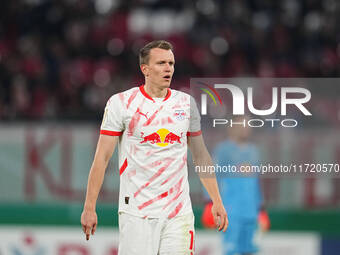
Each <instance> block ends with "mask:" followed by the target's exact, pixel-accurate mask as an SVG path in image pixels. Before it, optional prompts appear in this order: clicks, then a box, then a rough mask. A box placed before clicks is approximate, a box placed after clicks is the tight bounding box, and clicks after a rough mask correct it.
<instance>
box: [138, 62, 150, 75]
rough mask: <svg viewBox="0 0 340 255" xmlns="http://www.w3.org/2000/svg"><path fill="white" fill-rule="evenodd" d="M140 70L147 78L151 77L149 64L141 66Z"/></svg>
mask: <svg viewBox="0 0 340 255" xmlns="http://www.w3.org/2000/svg"><path fill="white" fill-rule="evenodd" d="M140 70H141V71H142V73H143V74H144V76H145V77H146V76H148V75H149V68H148V65H147V64H141V65H140Z"/></svg>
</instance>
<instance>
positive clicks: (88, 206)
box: [83, 204, 96, 212]
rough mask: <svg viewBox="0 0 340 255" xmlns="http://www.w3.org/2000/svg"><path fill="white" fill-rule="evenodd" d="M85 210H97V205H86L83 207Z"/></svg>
mask: <svg viewBox="0 0 340 255" xmlns="http://www.w3.org/2000/svg"><path fill="white" fill-rule="evenodd" d="M83 211H84V212H95V211H96V206H95V205H86V204H85V205H84V208H83Z"/></svg>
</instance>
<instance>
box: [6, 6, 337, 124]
mask: <svg viewBox="0 0 340 255" xmlns="http://www.w3.org/2000/svg"><path fill="white" fill-rule="evenodd" d="M339 14H340V3H339V1H336V0H324V1H318V0H304V1H298V0H282V1H270V0H231V1H223V0H219V1H217V0H215V1H213V0H198V1H182V0H162V1H158V0H139V1H138V0H124V1H123V0H16V1H2V3H1V8H0V120H1V121H13V120H51V119H52V120H58V121H59V120H98V119H100V118H101V115H102V111H103V108H104V106H105V104H106V101H107V99H108V98H109V97H110V95H112V94H113V93H115V92H118V91H121V90H124V89H127V88H130V87H133V86H138V85H140V84H141V83H143V77H142V75H141V73H140V71H139V66H138V50H139V48H140V47H141V46H143V45H144V44H145V43H146V42H148V41H151V40H153V39H160V38H161V39H166V40H169V41H170V42H172V43H173V45H174V47H175V57H176V71H175V76H174V79H173V84H172V87H173V88H177V89H181V88H185V87H189V84H190V77H235V76H250V77H338V76H339V73H340V31H339V30H340V26H338V25H337V24H339V23H340V20H339V19H340V15H339ZM311 89H313V88H311ZM314 90H317V92H318V95H317V97H313V100H314V101H318V102H319V103H320V104H318V105H319V108H318V111H317V113H316V114H319V115H321V116H323V115H324V116H326V117H327V116H330V115H331V114H332V116H333V117H334V114H335V116H338V117H337V119H338V120H339V119H340V117H339V116H340V112H337V111H336V109H337V108H339V105H340V100H339V99H338V98H337V95H334V89H333V92H330V90H327V89H326V90H322V92H320V91H321V89H320V88H314ZM330 94H333V96H330ZM325 97H327V99H325ZM330 113H331V114H330ZM329 118H330V121H331V117H329ZM331 122H334V121H331Z"/></svg>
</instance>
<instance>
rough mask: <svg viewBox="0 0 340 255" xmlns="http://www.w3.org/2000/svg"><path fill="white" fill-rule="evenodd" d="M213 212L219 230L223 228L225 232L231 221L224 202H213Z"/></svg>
mask: <svg viewBox="0 0 340 255" xmlns="http://www.w3.org/2000/svg"><path fill="white" fill-rule="evenodd" d="M211 213H212V215H213V216H214V221H215V223H216V227H217V228H218V231H221V230H223V232H225V231H226V230H227V227H228V224H229V221H228V215H227V212H226V211H225V209H224V206H223V204H222V202H218V203H213V206H212V207H211Z"/></svg>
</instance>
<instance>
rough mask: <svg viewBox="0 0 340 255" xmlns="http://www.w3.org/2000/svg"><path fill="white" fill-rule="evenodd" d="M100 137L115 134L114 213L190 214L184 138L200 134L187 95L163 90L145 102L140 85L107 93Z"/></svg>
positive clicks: (197, 115) (157, 216)
mask: <svg viewBox="0 0 340 255" xmlns="http://www.w3.org/2000/svg"><path fill="white" fill-rule="evenodd" d="M100 133H101V134H103V135H113V136H119V142H118V154H119V173H120V192H119V212H126V213H130V214H133V215H136V216H141V217H150V218H151V217H152V218H159V217H167V218H172V217H174V216H176V215H184V214H187V213H190V212H192V207H191V201H190V197H189V184H188V169H187V136H196V135H200V134H201V127H200V115H199V113H198V110H197V106H196V104H195V101H194V100H193V99H192V97H191V96H190V95H188V94H186V93H184V92H180V91H176V90H171V89H168V92H167V95H166V97H165V98H151V97H150V96H149V95H148V94H147V93H146V92H145V90H144V86H140V87H135V88H132V89H130V90H127V91H124V92H121V93H118V94H115V95H113V96H112V97H111V98H110V99H109V100H108V102H107V105H106V108H105V113H104V117H103V122H102V125H101V130H100Z"/></svg>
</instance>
